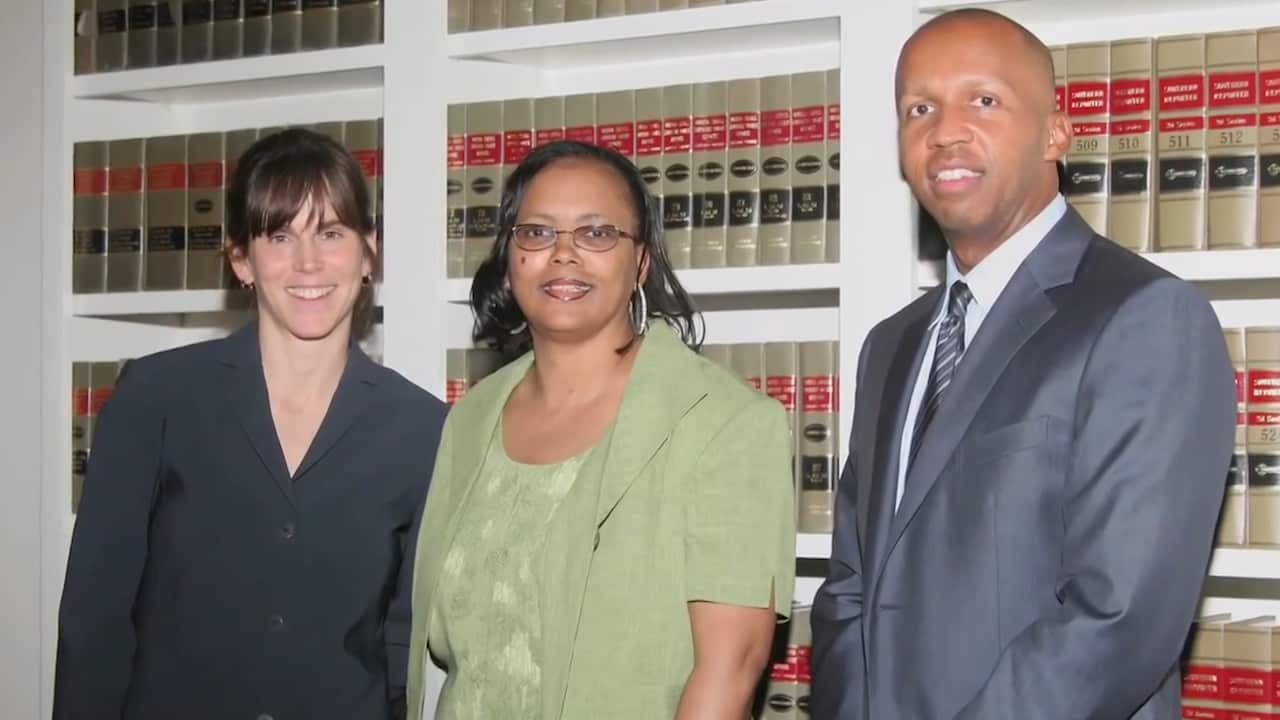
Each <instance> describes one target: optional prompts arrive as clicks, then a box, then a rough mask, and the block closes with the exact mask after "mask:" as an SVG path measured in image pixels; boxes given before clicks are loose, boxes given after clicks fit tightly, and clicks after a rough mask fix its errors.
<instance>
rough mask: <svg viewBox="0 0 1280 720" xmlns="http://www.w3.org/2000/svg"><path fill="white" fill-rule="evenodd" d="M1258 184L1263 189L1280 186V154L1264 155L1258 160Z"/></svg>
mask: <svg viewBox="0 0 1280 720" xmlns="http://www.w3.org/2000/svg"><path fill="white" fill-rule="evenodd" d="M1258 168H1259V169H1260V171H1259V173H1258V178H1259V181H1258V184H1259V185H1261V186H1262V187H1276V186H1277V185H1280V154H1277V155H1263V156H1262V157H1260V158H1258Z"/></svg>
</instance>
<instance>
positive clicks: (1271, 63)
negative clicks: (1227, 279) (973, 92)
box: [1052, 27, 1280, 252]
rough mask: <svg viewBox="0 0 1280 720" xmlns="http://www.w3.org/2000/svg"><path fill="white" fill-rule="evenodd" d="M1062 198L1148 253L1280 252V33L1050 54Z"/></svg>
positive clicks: (1067, 48) (1159, 40)
mask: <svg viewBox="0 0 1280 720" xmlns="http://www.w3.org/2000/svg"><path fill="white" fill-rule="evenodd" d="M1052 51H1053V62H1054V71H1055V74H1056V76H1057V97H1058V108H1059V109H1060V110H1065V111H1066V113H1067V114H1068V116H1069V117H1070V120H1071V124H1072V128H1073V129H1074V140H1073V141H1072V144H1071V147H1070V150H1069V152H1068V154H1067V158H1066V168H1065V177H1064V178H1063V180H1064V181H1065V182H1064V185H1065V187H1064V188H1063V189H1064V193H1065V194H1066V196H1067V198H1068V200H1069V202H1071V204H1072V205H1073V206H1074V207H1075V208H1077V209H1078V210H1079V211H1080V212H1081V214H1082V215H1083V216H1084V217H1085V219H1086V220H1087V221H1088V222H1089V223H1090V224H1091V225H1092V226H1093V227H1094V229H1095V230H1096V231H1098V232H1099V233H1102V234H1105V235H1107V236H1109V237H1111V238H1112V239H1114V240H1115V241H1117V242H1118V243H1120V244H1122V245H1124V246H1126V247H1129V248H1131V249H1133V250H1137V251H1140V252H1151V251H1161V250H1164V251H1187V250H1205V249H1213V250H1218V249H1226V248H1253V247H1280V27H1277V28H1266V29H1260V30H1253V29H1248V30H1237V31H1231V32H1218V33H1205V34H1190V35H1177V36H1163V37H1154V38H1149V37H1142V38H1128V39H1123V40H1115V41H1110V42H1089V43H1078V44H1067V45H1059V46H1055V47H1054V48H1052Z"/></svg>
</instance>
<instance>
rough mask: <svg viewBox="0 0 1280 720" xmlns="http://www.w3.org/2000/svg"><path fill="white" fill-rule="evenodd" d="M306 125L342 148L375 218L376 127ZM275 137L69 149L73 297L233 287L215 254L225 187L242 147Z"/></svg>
mask: <svg viewBox="0 0 1280 720" xmlns="http://www.w3.org/2000/svg"><path fill="white" fill-rule="evenodd" d="M307 127H310V128H312V129H314V130H316V131H318V132H321V133H324V134H326V135H328V136H330V137H332V138H333V139H335V140H337V141H338V142H340V143H342V144H343V145H344V146H345V147H346V148H347V149H348V150H349V151H350V152H351V154H352V155H353V156H354V157H355V159H356V160H357V161H358V162H359V163H360V166H361V168H362V169H363V171H364V175H365V182H366V186H367V187H368V189H369V194H370V198H371V199H372V200H374V202H375V208H374V209H375V212H376V215H377V218H375V220H377V219H380V218H381V196H382V193H381V176H382V173H381V170H380V168H381V165H382V162H381V155H382V121H381V119H373V120H351V121H346V122H326V123H317V124H313V125H309V126H307ZM282 129H283V128H281V127H269V128H247V129H242V130H233V131H229V132H208V133H198V134H192V135H167V136H162V137H150V138H130V139H124V140H111V141H91V142H79V143H76V144H75V145H74V146H73V148H72V163H73V166H74V169H73V179H72V192H73V200H72V260H71V263H72V273H71V274H72V292H75V293H101V292H136V291H143V290H195V289H216V288H226V287H230V286H232V285H233V284H234V283H233V281H234V276H233V274H232V273H231V272H230V269H229V268H228V266H227V263H226V259H225V257H224V252H223V238H224V212H225V202H224V200H225V194H226V184H227V179H228V178H229V177H230V176H231V174H232V173H233V172H234V171H235V166H236V162H237V160H238V159H239V158H240V156H241V154H243V153H244V151H245V150H246V149H248V147H249V146H250V145H252V144H253V143H254V142H255V141H257V139H258V138H259V137H261V136H265V135H267V134H270V133H272V132H275V131H278V130H282ZM380 235H381V234H379V243H381V236H380Z"/></svg>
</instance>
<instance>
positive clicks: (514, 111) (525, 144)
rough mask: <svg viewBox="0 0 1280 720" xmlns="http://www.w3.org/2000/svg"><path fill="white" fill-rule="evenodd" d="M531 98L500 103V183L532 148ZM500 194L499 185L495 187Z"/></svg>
mask: <svg viewBox="0 0 1280 720" xmlns="http://www.w3.org/2000/svg"><path fill="white" fill-rule="evenodd" d="M533 123H534V120H533V98H516V99H513V100H505V101H503V103H502V185H503V186H505V185H506V182H507V178H509V177H510V176H511V173H512V172H513V171H514V170H515V169H516V167H517V166H518V165H519V164H520V163H521V162H522V161H524V159H525V157H526V156H527V155H528V154H529V151H531V150H532V149H533ZM497 192H498V193H499V194H501V187H499V188H497Z"/></svg>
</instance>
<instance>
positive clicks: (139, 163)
mask: <svg viewBox="0 0 1280 720" xmlns="http://www.w3.org/2000/svg"><path fill="white" fill-rule="evenodd" d="M144 160H145V154H144V141H143V140H142V139H141V138H131V139H127V140H112V141H111V142H110V143H109V144H108V145H107V161H108V162H109V163H110V166H109V167H108V170H107V290H108V291H109V292H134V291H137V290H141V289H142V228H143V226H144V225H145V222H146V218H145V216H144V214H143V210H144V207H145V196H144V195H143V190H142V188H143V186H142V171H143V162H144Z"/></svg>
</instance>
